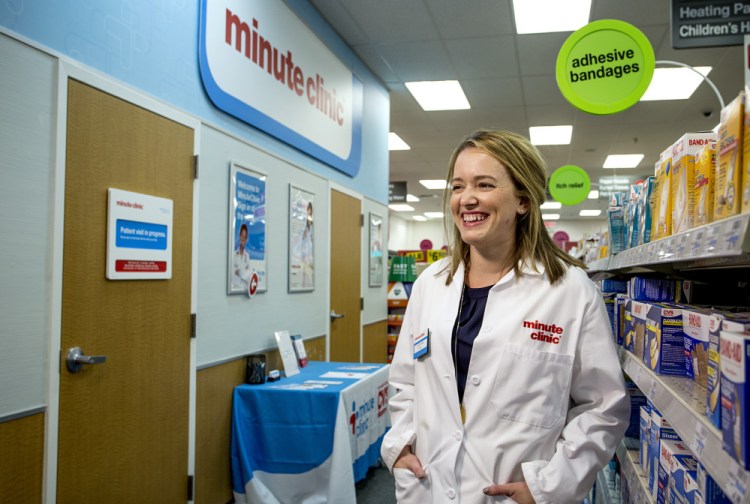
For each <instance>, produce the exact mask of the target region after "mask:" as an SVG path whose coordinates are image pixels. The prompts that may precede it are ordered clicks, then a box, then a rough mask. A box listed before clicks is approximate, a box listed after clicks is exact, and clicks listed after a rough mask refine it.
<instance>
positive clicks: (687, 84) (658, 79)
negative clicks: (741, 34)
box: [641, 66, 712, 101]
mask: <svg viewBox="0 0 750 504" xmlns="http://www.w3.org/2000/svg"><path fill="white" fill-rule="evenodd" d="M693 68H695V69H696V70H697V71H698V72H700V74H701V75H708V74H709V73H710V72H711V70H712V67H710V66H705V67H693ZM701 82H703V77H701V76H700V75H698V74H697V73H695V72H694V71H692V70H690V69H689V68H684V67H679V68H657V69H655V70H654V76H653V78H652V79H651V84H650V85H649V86H648V89H647V90H646V92H645V93H644V94H643V96H642V97H641V101H658V100H687V99H688V98H690V97H691V96H692V95H693V93H694V92H695V90H696V89H698V86H700V84H701Z"/></svg>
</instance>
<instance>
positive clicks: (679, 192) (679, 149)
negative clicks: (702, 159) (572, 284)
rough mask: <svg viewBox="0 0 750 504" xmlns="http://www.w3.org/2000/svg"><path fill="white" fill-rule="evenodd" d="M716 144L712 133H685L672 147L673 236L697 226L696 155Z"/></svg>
mask: <svg viewBox="0 0 750 504" xmlns="http://www.w3.org/2000/svg"><path fill="white" fill-rule="evenodd" d="M711 142H716V133H714V132H712V131H708V132H700V133H685V134H684V135H682V137H680V139H679V140H677V141H676V142H675V143H674V144H673V145H672V176H671V177H670V190H669V193H670V195H671V197H672V234H677V233H680V232H682V231H686V230H688V229H690V228H692V227H694V226H695V218H694V213H693V210H694V205H695V199H694V198H695V193H694V191H693V188H694V186H695V154H696V153H697V152H698V151H699V150H700V149H701V148H703V147H704V146H706V145H709V144H710V143H711Z"/></svg>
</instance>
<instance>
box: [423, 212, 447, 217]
mask: <svg viewBox="0 0 750 504" xmlns="http://www.w3.org/2000/svg"><path fill="white" fill-rule="evenodd" d="M424 216H425V217H427V218H428V219H442V218H443V212H425V213H424Z"/></svg>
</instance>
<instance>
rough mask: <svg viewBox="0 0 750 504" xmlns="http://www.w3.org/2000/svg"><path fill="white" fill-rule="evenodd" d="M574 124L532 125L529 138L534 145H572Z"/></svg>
mask: <svg viewBox="0 0 750 504" xmlns="http://www.w3.org/2000/svg"><path fill="white" fill-rule="evenodd" d="M572 137H573V126H570V125H562V126H530V127H529V139H530V140H531V143H533V144H534V145H570V139H571V138H572Z"/></svg>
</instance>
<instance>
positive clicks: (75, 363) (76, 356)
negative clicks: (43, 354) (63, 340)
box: [65, 347, 107, 373]
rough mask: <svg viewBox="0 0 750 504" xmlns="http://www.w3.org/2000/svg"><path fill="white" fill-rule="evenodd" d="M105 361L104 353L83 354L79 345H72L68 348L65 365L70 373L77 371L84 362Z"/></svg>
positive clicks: (98, 362)
mask: <svg viewBox="0 0 750 504" xmlns="http://www.w3.org/2000/svg"><path fill="white" fill-rule="evenodd" d="M106 361H107V356H106V355H85V354H84V353H83V350H81V349H80V347H73V348H71V349H70V350H68V355H67V357H66V358H65V366H66V367H67V368H68V371H70V372H71V373H77V372H78V371H80V370H81V367H82V366H83V365H84V364H103V363H104V362H106Z"/></svg>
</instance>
